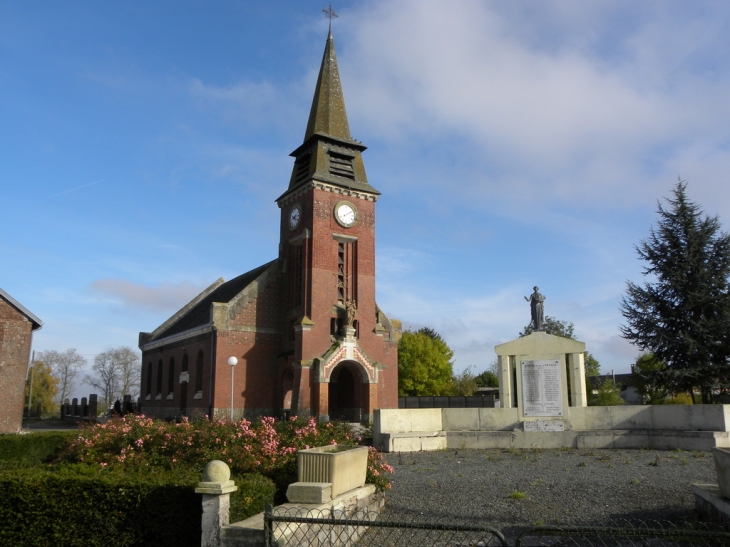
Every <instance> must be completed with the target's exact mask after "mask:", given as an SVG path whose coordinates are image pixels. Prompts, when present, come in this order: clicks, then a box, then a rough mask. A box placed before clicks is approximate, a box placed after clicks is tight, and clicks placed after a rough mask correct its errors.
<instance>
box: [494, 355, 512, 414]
mask: <svg viewBox="0 0 730 547" xmlns="http://www.w3.org/2000/svg"><path fill="white" fill-rule="evenodd" d="M497 364H498V367H499V368H498V372H499V405H500V406H501V407H502V408H512V397H513V391H512V390H513V389H514V388H515V386H513V385H512V370H510V359H509V355H500V356H498V357H497Z"/></svg>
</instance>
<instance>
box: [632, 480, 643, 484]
mask: <svg viewBox="0 0 730 547" xmlns="http://www.w3.org/2000/svg"><path fill="white" fill-rule="evenodd" d="M640 483H641V481H640V480H639V479H631V484H640Z"/></svg>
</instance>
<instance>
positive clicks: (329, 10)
mask: <svg viewBox="0 0 730 547" xmlns="http://www.w3.org/2000/svg"><path fill="white" fill-rule="evenodd" d="M322 11H323V12H324V14H325V16H326V17H327V19H329V20H330V32H332V19H337V18H338V17H339V15H337V12H336V11H335V10H333V9H332V2H330V5H329V6H328V7H326V8H324V9H323V10H322Z"/></svg>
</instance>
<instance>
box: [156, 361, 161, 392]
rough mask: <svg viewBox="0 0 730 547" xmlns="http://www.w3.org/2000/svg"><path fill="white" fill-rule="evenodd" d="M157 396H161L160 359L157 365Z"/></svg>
mask: <svg viewBox="0 0 730 547" xmlns="http://www.w3.org/2000/svg"><path fill="white" fill-rule="evenodd" d="M157 395H162V359H160V362H159V363H157Z"/></svg>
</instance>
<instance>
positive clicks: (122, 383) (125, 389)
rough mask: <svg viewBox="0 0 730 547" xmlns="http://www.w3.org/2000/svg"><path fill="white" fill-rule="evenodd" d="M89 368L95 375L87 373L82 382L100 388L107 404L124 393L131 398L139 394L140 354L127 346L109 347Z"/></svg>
mask: <svg viewBox="0 0 730 547" xmlns="http://www.w3.org/2000/svg"><path fill="white" fill-rule="evenodd" d="M91 368H92V370H93V371H94V373H95V375H94V376H91V375H89V374H87V375H86V376H85V377H84V383H86V384H88V385H90V386H92V387H94V388H96V389H98V390H100V391H101V392H102V394H103V397H104V401H105V403H106V404H107V405H111V404H112V403H113V402H114V400H115V399H118V398H121V396H123V395H125V394H129V395H131V396H132V398H135V397H136V396H137V395H139V382H140V377H141V371H140V368H141V364H140V355H139V353H138V352H136V351H135V350H134V349H132V348H130V347H129V346H121V347H118V348H109V349H108V350H106V351H105V352H102V353H100V354H99V355H97V356H96V357H95V358H94V366H92V367H91Z"/></svg>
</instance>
